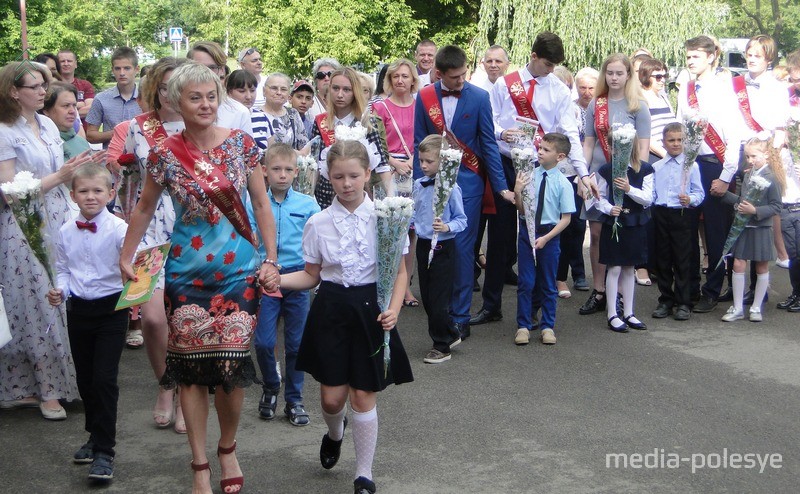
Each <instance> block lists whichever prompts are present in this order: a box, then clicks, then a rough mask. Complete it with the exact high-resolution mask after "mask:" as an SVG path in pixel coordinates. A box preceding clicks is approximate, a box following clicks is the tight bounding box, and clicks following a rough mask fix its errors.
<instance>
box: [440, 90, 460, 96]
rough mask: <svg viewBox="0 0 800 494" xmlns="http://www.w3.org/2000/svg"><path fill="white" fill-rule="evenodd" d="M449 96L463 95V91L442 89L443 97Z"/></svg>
mask: <svg viewBox="0 0 800 494" xmlns="http://www.w3.org/2000/svg"><path fill="white" fill-rule="evenodd" d="M448 96H453V97H455V98H460V97H461V91H448V90H447V89H442V98H446V97H448Z"/></svg>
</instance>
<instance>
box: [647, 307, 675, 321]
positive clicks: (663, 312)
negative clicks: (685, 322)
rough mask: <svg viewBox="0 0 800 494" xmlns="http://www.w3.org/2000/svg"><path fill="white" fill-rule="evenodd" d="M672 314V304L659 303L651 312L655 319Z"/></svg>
mask: <svg viewBox="0 0 800 494" xmlns="http://www.w3.org/2000/svg"><path fill="white" fill-rule="evenodd" d="M670 315H672V306H671V305H667V304H658V307H656V310H654V311H653V313H652V314H651V316H652V317H653V319H664V318H665V317H669V316H670Z"/></svg>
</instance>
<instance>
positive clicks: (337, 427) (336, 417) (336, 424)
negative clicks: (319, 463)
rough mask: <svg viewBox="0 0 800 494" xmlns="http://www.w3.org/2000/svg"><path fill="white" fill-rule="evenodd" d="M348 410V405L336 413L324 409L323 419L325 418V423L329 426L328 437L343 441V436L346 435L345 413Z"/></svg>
mask: <svg viewBox="0 0 800 494" xmlns="http://www.w3.org/2000/svg"><path fill="white" fill-rule="evenodd" d="M346 411H347V405H345V406H343V407H342V409H341V410H339V411H338V412H336V413H334V414H330V413H327V412H326V411H325V410H322V419H323V420H325V424H326V425H327V426H328V437H329V438H331V439H333V440H334V441H341V440H342V436H344V414H345V412H346Z"/></svg>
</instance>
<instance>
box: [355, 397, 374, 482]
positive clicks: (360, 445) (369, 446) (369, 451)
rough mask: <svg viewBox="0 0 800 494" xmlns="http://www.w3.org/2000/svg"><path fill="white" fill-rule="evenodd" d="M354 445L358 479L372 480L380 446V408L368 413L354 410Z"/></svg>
mask: <svg viewBox="0 0 800 494" xmlns="http://www.w3.org/2000/svg"><path fill="white" fill-rule="evenodd" d="M352 417H353V444H354V445H355V447H356V478H358V477H365V478H367V479H370V480H372V459H373V458H374V456H375V446H376V445H377V444H378V407H377V406H376V407H375V408H373V409H372V410H370V411H368V412H363V413H361V412H356V411H355V410H353V414H352Z"/></svg>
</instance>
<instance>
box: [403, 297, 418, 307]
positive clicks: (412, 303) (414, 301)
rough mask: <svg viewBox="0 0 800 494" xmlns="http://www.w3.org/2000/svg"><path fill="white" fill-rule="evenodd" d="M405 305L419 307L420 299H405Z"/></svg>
mask: <svg viewBox="0 0 800 494" xmlns="http://www.w3.org/2000/svg"><path fill="white" fill-rule="evenodd" d="M403 307H419V300H417V299H413V298H412V299H409V300H403Z"/></svg>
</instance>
